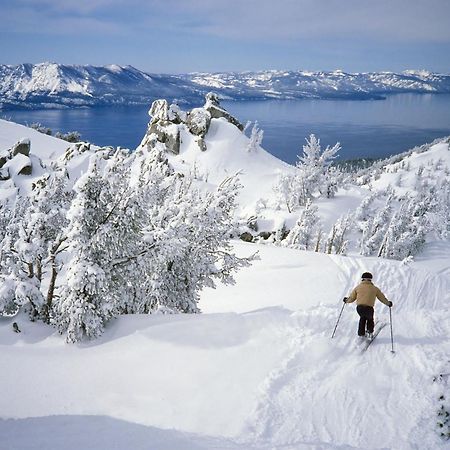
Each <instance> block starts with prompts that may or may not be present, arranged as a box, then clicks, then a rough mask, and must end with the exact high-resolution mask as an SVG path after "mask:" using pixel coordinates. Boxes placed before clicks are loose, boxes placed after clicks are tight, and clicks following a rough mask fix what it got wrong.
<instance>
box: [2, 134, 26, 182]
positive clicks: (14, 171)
mask: <svg viewBox="0 0 450 450" xmlns="http://www.w3.org/2000/svg"><path fill="white" fill-rule="evenodd" d="M30 149H31V142H30V140H29V139H22V140H21V141H19V142H17V144H14V145H13V147H12V148H10V149H9V150H4V151H2V152H0V181H5V180H8V179H10V178H11V177H12V176H15V175H31V174H32V172H33V166H32V164H31V159H30Z"/></svg>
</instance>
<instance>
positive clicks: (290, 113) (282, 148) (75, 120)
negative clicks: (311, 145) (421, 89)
mask: <svg viewBox="0 0 450 450" xmlns="http://www.w3.org/2000/svg"><path fill="white" fill-rule="evenodd" d="M222 105H223V106H224V107H225V108H226V109H227V110H228V111H229V112H230V113H232V114H233V115H235V116H236V117H237V118H238V119H240V120H241V121H242V122H243V123H245V122H246V121H255V120H257V121H258V123H259V126H260V128H262V129H263V130H264V140H263V144H262V145H263V147H264V148H265V149H266V150H268V151H269V152H271V153H272V154H274V155H275V156H277V157H278V158H281V159H283V160H284V161H287V162H289V163H293V162H295V161H296V157H297V155H298V154H299V153H300V152H301V147H302V145H303V144H304V142H305V138H306V137H307V136H308V135H309V134H311V133H314V134H315V135H316V136H318V137H319V138H320V139H321V142H322V144H324V145H334V144H335V143H336V142H337V141H339V142H340V143H341V145H342V150H341V152H340V158H341V159H352V158H359V157H372V158H378V157H386V156H389V155H392V154H395V153H400V152H402V151H404V150H407V149H409V148H411V147H414V146H416V145H420V144H424V143H426V142H431V141H432V140H434V139H436V138H438V137H443V136H448V135H450V95H445V94H439V95H433V94H399V95H392V96H389V97H388V98H387V99H386V100H365V101H360V100H292V101H291V100H281V101H280V100H276V101H275V100H274V101H258V102H223V103H222ZM195 106H198V105H195ZM147 111H148V107H143V106H139V107H137V106H133V107H109V108H92V109H75V108H74V109H67V110H34V111H5V112H4V113H3V117H5V118H8V119H10V120H13V121H15V122H18V123H23V124H31V123H34V122H39V123H41V124H42V125H45V126H47V127H49V128H51V129H52V130H54V131H63V132H67V131H73V130H76V131H79V132H80V133H81V136H82V139H84V140H88V141H90V142H93V143H95V144H97V145H113V146H119V145H120V146H122V147H127V148H135V147H136V146H137V145H138V144H139V142H140V141H141V139H142V137H143V135H144V133H145V131H146V127H147V123H148V119H149V117H148V114H147Z"/></svg>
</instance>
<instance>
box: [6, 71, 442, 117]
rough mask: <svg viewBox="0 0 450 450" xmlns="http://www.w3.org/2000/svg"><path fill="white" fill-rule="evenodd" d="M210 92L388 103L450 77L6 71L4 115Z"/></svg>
mask: <svg viewBox="0 0 450 450" xmlns="http://www.w3.org/2000/svg"><path fill="white" fill-rule="evenodd" d="M211 90H213V91H215V92H216V93H218V94H219V95H220V96H221V97H222V98H224V99H230V100H267V99H301V98H318V99H382V98H384V96H386V95H388V94H394V93H402V92H414V93H449V92H450V75H447V74H436V73H431V72H426V71H406V72H403V73H393V72H379V73H346V72H343V71H341V70H335V71H332V72H308V71H277V70H268V71H260V72H224V73H190V74H183V75H166V74H150V73H146V72H143V71H140V70H138V69H136V68H134V67H131V66H123V67H122V66H118V65H108V66H103V67H97V66H91V65H86V66H76V65H61V64H54V63H41V64H20V65H17V66H10V65H0V108H4V109H6V108H61V107H67V106H78V107H81V106H105V105H132V104H148V103H150V102H151V101H152V100H155V99H157V98H166V99H168V100H176V101H177V102H179V103H189V104H193V103H196V102H198V101H199V100H200V99H201V98H202V97H203V95H204V94H205V93H207V92H208V91H211Z"/></svg>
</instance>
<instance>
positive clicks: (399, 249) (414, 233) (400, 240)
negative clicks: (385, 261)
mask: <svg viewBox="0 0 450 450" xmlns="http://www.w3.org/2000/svg"><path fill="white" fill-rule="evenodd" d="M428 208H429V199H428V197H427V196H425V197H422V198H406V199H404V200H402V201H401V203H400V208H399V209H398V210H397V211H396V212H395V213H394V215H393V216H392V218H391V220H390V222H389V227H388V229H387V231H386V235H385V237H384V239H383V243H382V245H381V247H380V250H379V252H378V256H381V257H383V258H389V259H399V260H402V259H405V258H407V257H409V256H414V255H416V254H417V253H418V252H419V251H420V250H421V248H422V246H423V245H424V243H425V235H426V233H427V231H428V218H427V215H426V213H427V210H428Z"/></svg>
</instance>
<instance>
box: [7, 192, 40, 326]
mask: <svg viewBox="0 0 450 450" xmlns="http://www.w3.org/2000/svg"><path fill="white" fill-rule="evenodd" d="M30 204H31V202H30V199H29V198H23V197H19V198H18V199H17V200H16V203H15V206H14V211H13V213H12V215H11V216H10V219H9V221H8V223H7V224H6V226H5V234H4V236H3V239H2V241H1V249H0V282H1V287H0V312H2V313H6V314H13V313H16V312H17V311H18V310H19V308H20V307H25V309H27V311H28V312H29V313H30V318H31V319H32V320H34V319H35V318H36V317H37V316H38V315H39V312H40V310H41V308H42V306H43V304H44V297H43V295H42V293H41V291H40V282H41V274H42V273H41V272H37V268H36V261H37V259H38V258H41V255H42V248H41V245H40V244H41V242H40V241H39V240H38V239H35V237H34V235H33V230H34V229H36V228H38V227H39V225H38V224H36V222H35V221H34V220H33V219H35V218H33V217H32V216H31V214H30V209H31V208H30Z"/></svg>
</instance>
